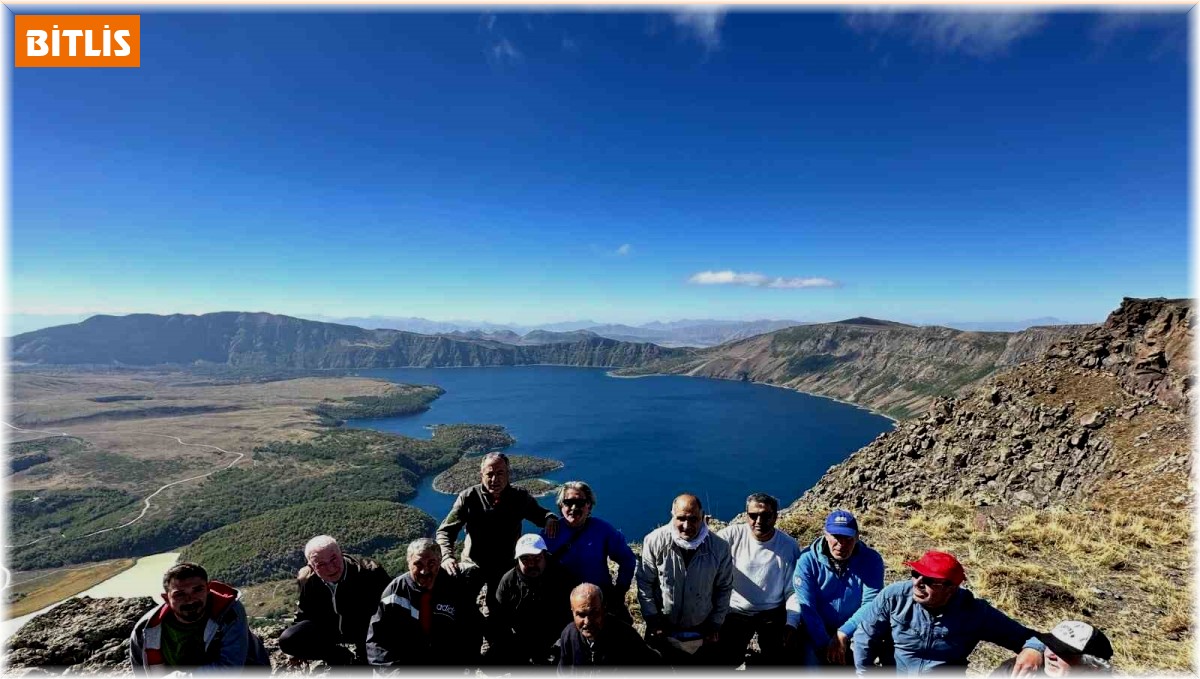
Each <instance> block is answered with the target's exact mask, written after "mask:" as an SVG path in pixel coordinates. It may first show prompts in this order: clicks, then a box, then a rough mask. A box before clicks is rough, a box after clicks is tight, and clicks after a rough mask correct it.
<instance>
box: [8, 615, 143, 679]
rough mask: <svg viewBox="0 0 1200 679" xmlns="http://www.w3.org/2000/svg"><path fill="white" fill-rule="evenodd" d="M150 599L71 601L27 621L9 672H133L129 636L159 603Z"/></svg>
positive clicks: (15, 640) (11, 645) (11, 646)
mask: <svg viewBox="0 0 1200 679" xmlns="http://www.w3.org/2000/svg"><path fill="white" fill-rule="evenodd" d="M154 605H155V604H154V600H153V599H151V598H149V597H138V598H135V599H116V598H101V599H93V598H91V597H86V596H85V597H80V598H75V599H67V600H66V601H64V602H63V603H61V604H59V605H58V606H55V607H54V608H52V609H50V610H49V611H47V612H46V613H43V614H42V615H39V616H37V617H36V618H33V619H32V620H30V621H29V622H27V623H25V625H23V626H22V627H21V629H20V630H18V631H17V633H16V634H14V635H13V636H12V638H11V639H9V641H8V650H7V656H6V657H5V658H4V662H5V664H6V665H7V668H8V671H9V672H10V673H11V672H15V671H18V670H22V669H26V668H35V667H36V668H46V669H53V668H66V667H70V668H71V673H72V674H96V673H101V672H102V673H106V674H107V673H112V672H119V673H126V674H127V673H129V672H130V667H129V634H130V632H131V631H132V630H133V625H134V623H135V622H137V621H138V618H140V617H142V614H144V613H145V612H146V611H148V610H150V609H151V608H153V607H154Z"/></svg>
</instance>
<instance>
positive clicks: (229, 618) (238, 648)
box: [197, 601, 250, 671]
mask: <svg viewBox="0 0 1200 679" xmlns="http://www.w3.org/2000/svg"><path fill="white" fill-rule="evenodd" d="M222 620H223V621H224V623H223V625H222V627H223V628H224V629H222V630H221V650H220V652H219V653H218V654H217V657H216V658H215V659H214V660H213V661H212V662H211V663H208V664H207V665H203V666H201V667H199V668H197V671H201V670H212V669H217V668H223V667H244V666H245V665H246V656H247V655H248V654H249V653H250V625H249V624H248V623H247V622H246V608H245V607H244V606H242V603H241V602H240V601H235V602H233V603H232V604H230V605H229V609H228V610H227V611H225V615H224V616H223V617H222Z"/></svg>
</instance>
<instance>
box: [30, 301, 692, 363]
mask: <svg viewBox="0 0 1200 679" xmlns="http://www.w3.org/2000/svg"><path fill="white" fill-rule="evenodd" d="M684 353H685V352H683V351H681V350H678V349H666V348H663V347H660V346H658V345H656V344H650V343H631V342H619V341H616V340H611V339H607V338H604V337H599V336H595V335H592V334H590V333H587V334H579V335H578V336H571V337H559V338H557V340H556V341H555V342H553V343H545V344H538V345H532V346H516V345H513V344H509V343H505V342H499V341H494V340H487V339H471V338H466V337H464V338H455V337H447V336H438V335H419V334H416V333H411V332H403V331H400V330H366V329H364V328H359V327H355V326H350V325H338V324H335V323H319V322H316V321H307V320H303V319H299V318H292V317H290V316H280V315H276V314H265V313H240V312H221V313H213V314H203V315H200V316H193V315H186V314H175V315H171V316H157V315H153V314H131V315H129V316H93V317H92V318H89V319H87V320H86V321H83V322H82V323H75V324H72V325H61V326H57V327H53V328H45V329H43V330H36V331H34V332H28V333H24V334H21V335H17V336H16V337H13V338H12V340H11V356H12V359H13V360H14V361H19V362H26V363H42V364H57V365H69V364H104V365H112V364H119V365H162V364H182V365H189V364H195V363H207V364H220V365H228V366H234V367H238V368H296V369H358V368H400V367H422V368H428V367H462V366H499V365H535V364H562V365H574V366H590V367H604V368H613V367H623V366H632V365H639V364H642V363H645V362H648V361H653V360H657V359H662V358H668V357H672V356H676V355H683V354H684Z"/></svg>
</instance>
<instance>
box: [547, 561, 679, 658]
mask: <svg viewBox="0 0 1200 679" xmlns="http://www.w3.org/2000/svg"><path fill="white" fill-rule="evenodd" d="M570 601H571V617H572V622H570V623H569V624H568V625H567V626H566V627H565V628H564V629H563V631H562V636H560V637H559V640H558V643H557V644H556V645H555V646H556V649H557V651H558V673H559V674H572V675H573V674H591V673H592V671H590V670H587V669H585V668H588V667H607V668H612V667H629V668H636V667H644V666H646V665H657V664H658V663H659V662H660V660H661V658H660V656H659V655H658V653H655V652H654V650H653V649H651V648H650V647H649V646H647V645H646V642H645V641H643V640H642V638H641V637H640V636H638V633H637V630H635V629H633V628H632V627H630V626H629V625H628V624H626V623H625V622H623V621H621V620H618V619H616V618H614V617H612V616H611V615H606V614H605V608H604V593H603V592H601V591H600V588H599V587H597V586H596V585H593V584H591V583H588V582H585V583H583V584H582V585H579V586H577V587H576V588H575V589H573V590H571V599H570Z"/></svg>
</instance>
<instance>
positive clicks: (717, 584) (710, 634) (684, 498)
mask: <svg viewBox="0 0 1200 679" xmlns="http://www.w3.org/2000/svg"><path fill="white" fill-rule="evenodd" d="M637 588H638V603H639V604H641V608H642V617H643V618H645V620H646V640H647V641H649V642H650V645H651V646H652V647H654V648H655V649H656V650H658V651H659V652H660V653H662V654H663V657H664V658H665V659H666V660H667V661H668V662H669V663H671V664H672V665H693V664H719V663H720V662H721V660H722V658H721V657H720V655H721V653H720V649H719V648H718V646H717V644H718V642H719V641H720V638H721V634H720V631H721V625H722V624H724V622H725V616H726V615H727V614H728V613H729V598H730V596H731V595H732V594H733V560H732V558H731V557H730V553H729V544H728V543H726V542H725V540H723V539H721V537H719V536H717V535H715V534H712V533H710V532H709V530H708V524H706V523H705V521H704V510H703V508H702V507H701V505H700V498H698V497H696V496H695V495H691V494H683V495H680V496H678V497H676V498H675V501H674V502H673V503H672V504H671V522H670V523H668V524H667V525H665V526H663V527H661V528H658V529H656V530H654V531H652V532H651V533H650V534H649V535H647V536H646V538H645V539H644V540H643V541H642V561H641V564H640V565H639V567H638V571H637Z"/></svg>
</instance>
